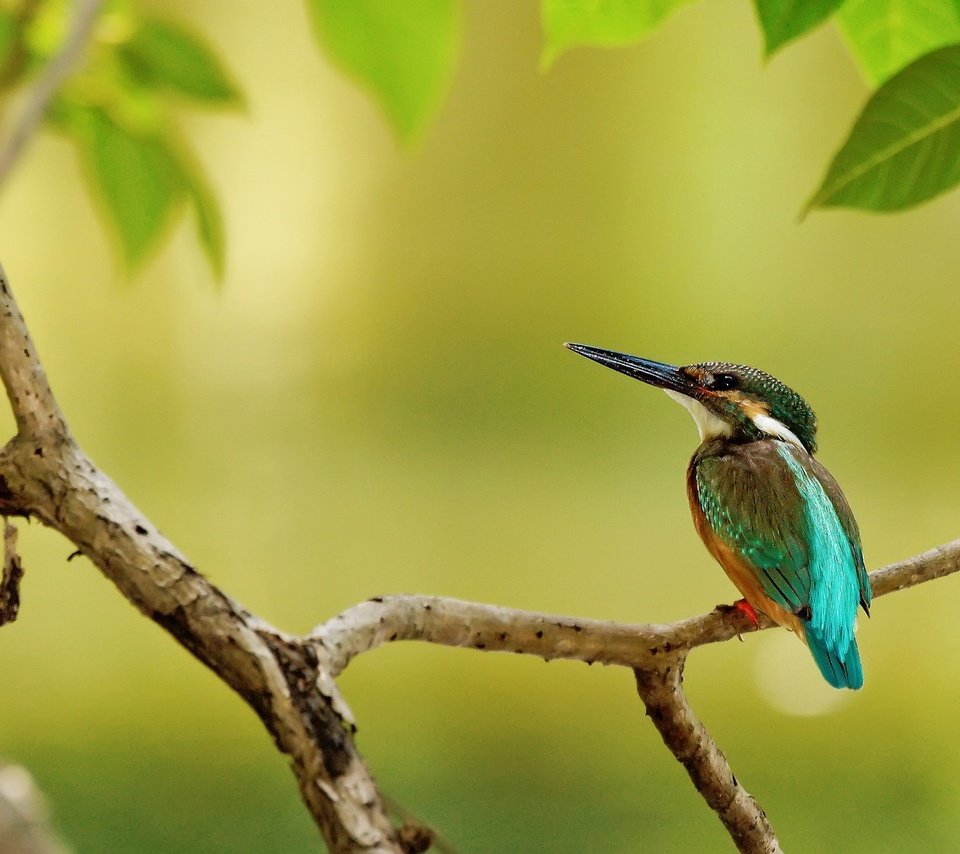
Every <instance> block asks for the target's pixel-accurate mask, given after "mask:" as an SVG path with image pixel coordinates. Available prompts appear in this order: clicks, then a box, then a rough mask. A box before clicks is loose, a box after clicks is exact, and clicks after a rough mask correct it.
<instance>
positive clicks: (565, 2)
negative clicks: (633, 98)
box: [540, 0, 691, 69]
mask: <svg viewBox="0 0 960 854" xmlns="http://www.w3.org/2000/svg"><path fill="white" fill-rule="evenodd" d="M690 2H691V0H540V17H541V19H542V20H543V30H544V37H545V44H544V47H543V53H542V54H541V56H540V66H541V68H544V69H547V68H549V67H550V66H551V65H553V63H554V62H556V60H557V57H559V56H560V55H561V54H562V53H564V52H566V51H568V50H570V48H572V47H579V46H591V47H621V46H623V45H627V44H633V43H634V42H638V41H640V40H641V39H642V38H644V37H645V36H647V35H649V34H650V33H651V32H652V31H653V30H654V29H655V28H656V26H657V25H658V24H659V23H660V22H661V21H663V20H665V19H666V18H667V16H668V15H670V13H671V12H673V11H675V10H676V9H679V8H680V7H681V6H685V5H686V4H687V3H690Z"/></svg>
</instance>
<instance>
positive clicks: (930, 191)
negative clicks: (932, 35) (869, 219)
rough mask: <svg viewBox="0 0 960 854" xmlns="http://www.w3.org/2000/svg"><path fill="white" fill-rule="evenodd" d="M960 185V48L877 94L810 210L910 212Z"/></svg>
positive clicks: (922, 62)
mask: <svg viewBox="0 0 960 854" xmlns="http://www.w3.org/2000/svg"><path fill="white" fill-rule="evenodd" d="M958 182H960V46H957V45H953V46H950V47H944V48H940V49H939V50H936V51H934V52H933V53H928V54H927V55H926V56H922V57H921V58H920V59H918V60H916V61H915V62H914V63H912V64H911V65H908V66H907V67H906V68H905V69H903V70H902V71H901V72H899V73H898V74H897V75H895V76H894V77H892V78H891V79H890V80H888V81H887V82H886V83H885V84H884V85H883V86H882V87H881V88H880V89H878V90H877V91H876V92H875V93H874V94H873V96H872V97H871V98H870V100H869V101H868V102H867V105H866V106H865V107H864V108H863V112H862V113H861V114H860V116H859V117H858V118H857V121H856V122H855V123H854V126H853V129H852V130H851V131H850V136H849V138H848V139H847V141H846V142H845V143H844V145H843V147H842V148H841V149H840V151H838V152H837V154H836V156H835V157H834V158H833V162H832V163H831V164H830V168H829V169H828V170H827V174H826V177H825V178H824V179H823V183H822V184H821V186H820V189H819V190H817V192H816V193H815V194H814V195H813V197H812V198H811V199H810V201H809V202H808V203H807V206H806V211H809V210H810V209H812V208H816V207H820V208H826V207H852V208H863V209H866V210H875V211H894V210H902V209H903V208H908V207H912V206H913V205H916V204H919V203H920V202H923V201H926V200H927V199H930V198H933V197H934V196H936V195H938V194H940V193H942V192H944V191H945V190H948V189H950V188H951V187H953V186H954V185H955V184H957V183H958Z"/></svg>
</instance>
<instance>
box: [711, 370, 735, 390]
mask: <svg viewBox="0 0 960 854" xmlns="http://www.w3.org/2000/svg"><path fill="white" fill-rule="evenodd" d="M738 385H739V381H738V380H737V378H736V377H735V376H734V375H733V374H713V376H712V377H711V381H710V382H709V383H708V386H709V388H710V389H711V390H712V391H729V390H730V389H732V388H736V387H737V386H738Z"/></svg>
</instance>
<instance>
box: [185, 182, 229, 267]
mask: <svg viewBox="0 0 960 854" xmlns="http://www.w3.org/2000/svg"><path fill="white" fill-rule="evenodd" d="M185 174H186V178H187V184H188V188H189V191H190V198H191V200H192V201H193V210H194V213H195V215H196V217H197V237H198V238H199V240H200V246H201V247H202V248H203V253H204V255H206V256H207V261H208V262H209V263H210V268H211V269H212V270H213V275H214V277H215V278H216V280H217V281H218V282H220V281H223V269H224V262H225V254H226V252H225V245H224V244H225V240H224V233H223V218H222V216H221V215H220V205H219V204H217V200H216V197H215V196H214V195H213V193H212V192H211V191H210V187H209V186H208V185H207V182H206V179H205V178H204V176H203V175H202V174H201V173H200V170H199V169H198V168H192V169H189V170H188V171H187V172H186V173H185Z"/></svg>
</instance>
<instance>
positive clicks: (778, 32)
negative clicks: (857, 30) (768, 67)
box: [754, 0, 843, 56]
mask: <svg viewBox="0 0 960 854" xmlns="http://www.w3.org/2000/svg"><path fill="white" fill-rule="evenodd" d="M842 3H843V0H754V4H755V6H756V9H757V18H759V20H760V28H761V29H762V30H763V37H764V41H765V43H766V48H765V52H766V55H767V56H773V54H774V53H776V52H777V51H778V50H779V49H780V48H781V47H783V46H784V45H785V44H787V42H791V41H793V40H794V39H796V38H799V37H800V36H802V35H804V34H805V33H808V32H809V31H810V30H812V29H814V28H816V27H818V26H820V24H822V23H823V22H824V21H826V20H827V18H829V17H830V16H831V15H832V14H833V13H834V12H835V11H836V10H837V8H838V7H839V6H840V5H841V4H842Z"/></svg>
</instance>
